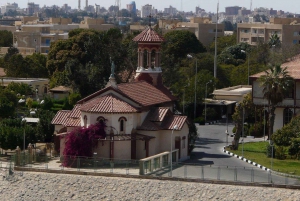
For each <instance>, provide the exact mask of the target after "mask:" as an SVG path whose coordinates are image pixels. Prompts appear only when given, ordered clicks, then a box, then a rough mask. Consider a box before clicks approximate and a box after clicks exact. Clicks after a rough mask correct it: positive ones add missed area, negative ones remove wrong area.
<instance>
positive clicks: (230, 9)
mask: <svg viewBox="0 0 300 201" xmlns="http://www.w3.org/2000/svg"><path fill="white" fill-rule="evenodd" d="M241 8H242V7H239V6H230V7H225V14H226V15H237V14H238V12H239V10H240V9H241Z"/></svg>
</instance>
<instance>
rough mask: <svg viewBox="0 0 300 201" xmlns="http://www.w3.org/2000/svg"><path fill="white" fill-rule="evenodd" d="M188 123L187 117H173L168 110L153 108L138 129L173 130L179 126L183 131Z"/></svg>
mask: <svg viewBox="0 0 300 201" xmlns="http://www.w3.org/2000/svg"><path fill="white" fill-rule="evenodd" d="M186 121H187V117H186V116H178V115H173V113H172V112H171V111H170V110H169V109H168V108H153V109H152V110H151V111H150V112H149V113H148V115H147V117H146V118H145V120H144V122H143V123H142V125H141V126H140V127H138V128H137V129H138V130H148V131H157V130H172V129H173V128H174V126H175V125H177V126H178V129H179V130H181V129H182V127H183V125H184V123H185V122H186ZM158 122H161V123H158Z"/></svg>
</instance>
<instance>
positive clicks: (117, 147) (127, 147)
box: [114, 140, 131, 160]
mask: <svg viewBox="0 0 300 201" xmlns="http://www.w3.org/2000/svg"><path fill="white" fill-rule="evenodd" d="M114 158H115V159H124V160H130V159H131V141H117V140H116V141H115V143H114Z"/></svg>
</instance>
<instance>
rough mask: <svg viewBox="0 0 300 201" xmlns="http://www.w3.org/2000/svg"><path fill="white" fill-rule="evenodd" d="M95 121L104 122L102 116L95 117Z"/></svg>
mask: <svg viewBox="0 0 300 201" xmlns="http://www.w3.org/2000/svg"><path fill="white" fill-rule="evenodd" d="M97 122H99V123H104V122H105V118H104V117H102V116H100V117H98V118H97Z"/></svg>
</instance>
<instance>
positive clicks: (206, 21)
mask: <svg viewBox="0 0 300 201" xmlns="http://www.w3.org/2000/svg"><path fill="white" fill-rule="evenodd" d="M159 28H162V29H163V32H168V31H172V30H188V31H190V32H192V33H195V35H196V37H197V38H198V40H199V41H200V42H201V43H202V44H203V45H204V46H208V45H210V44H211V43H212V42H213V41H214V39H215V35H216V31H217V35H218V37H221V36H224V24H218V26H217V30H216V24H215V23H212V21H211V19H210V18H208V17H206V18H205V17H203V18H202V17H192V18H190V22H180V21H179V20H159Z"/></svg>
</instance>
